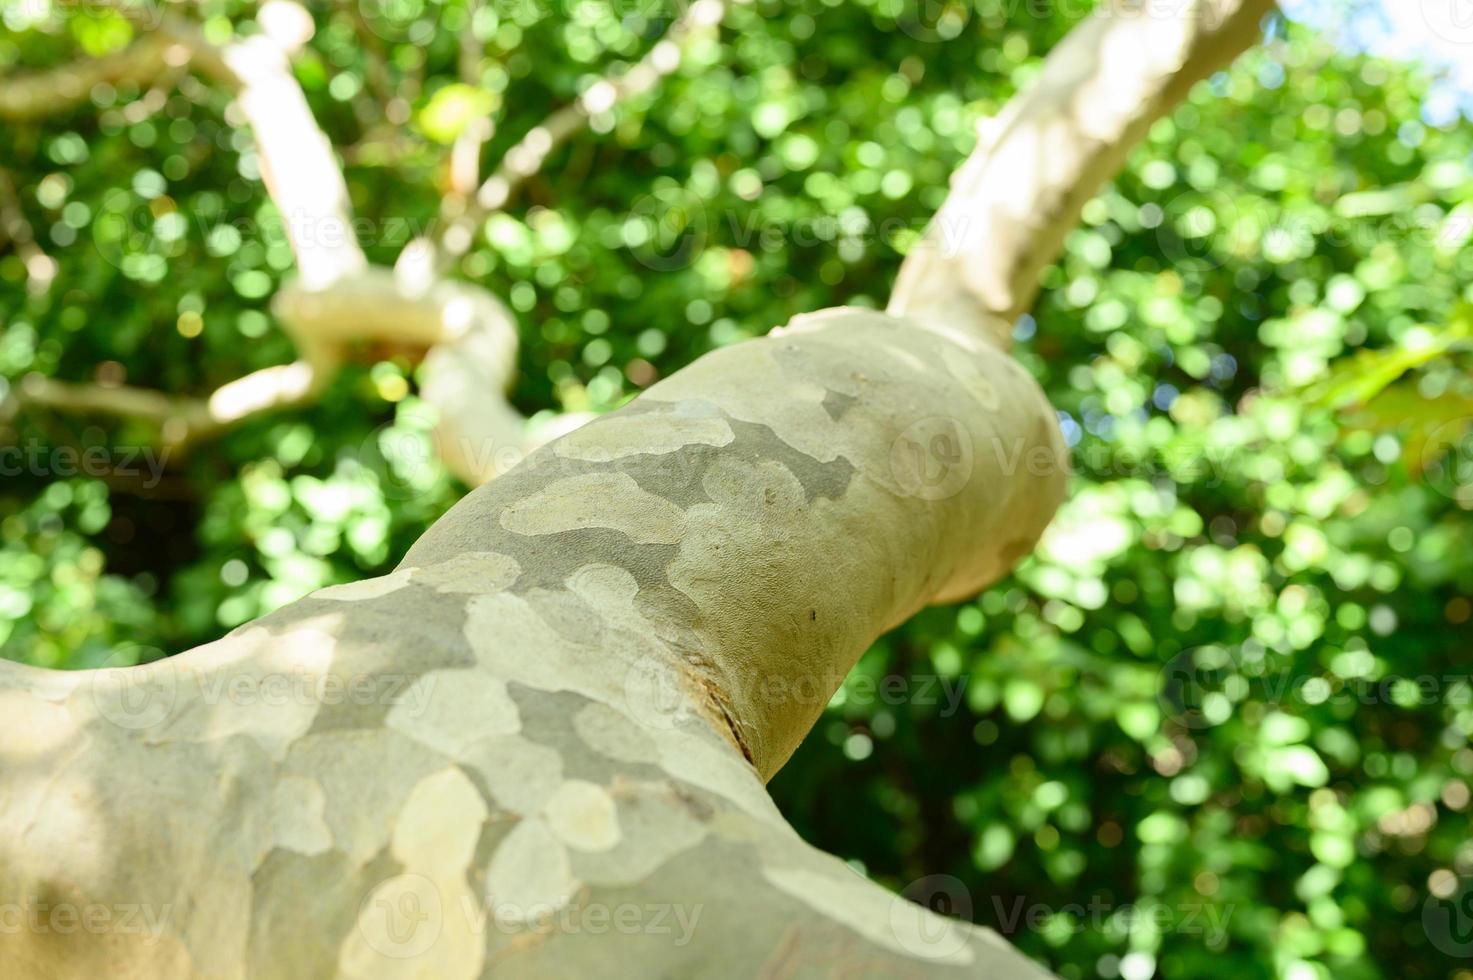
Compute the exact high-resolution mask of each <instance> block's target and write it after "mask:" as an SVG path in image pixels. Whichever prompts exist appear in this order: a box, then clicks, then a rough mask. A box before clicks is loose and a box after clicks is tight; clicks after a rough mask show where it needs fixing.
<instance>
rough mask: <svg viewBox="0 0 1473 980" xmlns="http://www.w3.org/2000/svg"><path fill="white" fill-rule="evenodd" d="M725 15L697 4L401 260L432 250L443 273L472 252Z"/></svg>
mask: <svg viewBox="0 0 1473 980" xmlns="http://www.w3.org/2000/svg"><path fill="white" fill-rule="evenodd" d="M725 13H726V0H695V2H694V3H692V4H691V5H690V7H689V8H687V9H686V11H685V12H684V13H683V14H681V16H680V17H678V18H676V19H675V21H674V22H673V23H672V24H671V25H670V28H669V30H667V31H666V32H665V36H664V37H662V38H661V39H660V40H659V41H658V42H657V43H656V44H655V46H654V47H653V48H651V49H650V51H649V53H648V54H646V55H645V56H644V57H643V58H642V59H640V61H639V62H637V63H636V64H635V65H634V66H633V67H632V68H630V69H629V70H628V71H625V72H624V73H623V74H621V75H618V76H611V77H608V78H604V79H601V80H599V81H597V82H595V83H593V84H592V85H591V86H589V87H588V89H587V90H586V91H585V92H584V93H583V94H582V95H580V96H579V97H578V98H577V99H576V100H575V101H574V102H572V103H571V104H569V105H566V106H563V107H562V108H560V109H558V110H556V111H555V112H553V113H552V115H550V116H548V117H547V118H546V119H544V120H543V121H542V122H541V123H539V124H538V125H536V126H534V127H532V129H530V130H529V131H528V132H527V134H526V135H525V136H523V137H522V139H521V140H520V141H519V142H518V143H517V144H516V145H515V146H513V147H512V148H511V149H510V150H508V151H507V152H506V155H505V156H504V157H502V159H501V162H500V164H498V166H497V167H496V169H495V170H494V171H493V172H492V174H491V176H490V177H488V178H486V180H485V181H484V182H483V183H482V184H481V186H480V188H479V189H478V190H477V191H476V196H475V198H474V200H472V201H470V202H469V204H468V205H467V207H466V208H465V210H464V211H463V212H462V213H461V214H460V215H459V216H458V217H457V218H455V219H454V220H452V221H450V222H448V223H446V224H443V225H442V226H441V227H439V228H437V229H432V230H431V232H430V234H429V236H428V241H425V240H421V241H420V242H417V243H415V245H414V246H411V248H409V249H406V250H405V256H404V258H401V262H405V261H406V260H407V261H408V262H410V263H415V262H420V261H423V255H422V254H419V255H415V254H411V253H416V252H418V253H423V252H424V251H425V250H427V249H428V250H432V252H431V254H432V255H433V259H432V261H431V262H430V263H429V265H430V267H431V268H432V269H433V270H434V272H435V273H437V274H438V273H443V272H444V271H445V269H446V268H448V266H449V264H450V263H451V262H453V261H454V260H455V259H457V258H459V257H460V256H462V255H464V254H465V253H466V251H467V250H468V249H469V248H470V245H471V241H472V239H473V234H474V229H475V228H476V227H477V226H478V225H479V224H480V223H481V222H483V221H485V220H486V218H487V216H489V215H490V214H491V213H492V212H495V211H498V210H500V209H501V208H503V207H505V206H506V203H507V201H509V200H510V199H511V197H512V195H513V194H515V193H516V192H517V190H518V189H519V188H520V187H521V186H522V185H523V184H524V183H526V181H527V180H528V179H529V178H530V177H532V176H533V175H535V174H536V173H537V172H538V171H540V170H541V169H542V167H543V165H544V164H545V163H546V162H547V158H548V157H549V156H551V155H552V152H553V151H554V150H555V149H557V148H558V147H559V146H561V145H563V144H564V143H565V142H567V141H568V139H569V138H571V137H572V136H574V135H576V134H577V133H579V132H581V131H582V130H583V129H584V128H585V127H587V126H588V124H589V122H590V121H591V120H592V119H593V117H594V116H597V115H599V114H601V113H605V112H608V111H610V110H611V109H613V108H614V106H616V105H618V104H619V103H620V102H623V101H625V100H626V99H630V98H633V97H634V96H637V95H640V94H641V93H644V92H647V91H649V90H650V89H651V88H653V87H654V85H655V83H657V82H658V81H659V80H660V79H661V78H663V77H665V76H666V75H668V74H670V73H671V72H673V71H674V70H675V69H676V68H677V67H679V65H680V59H681V56H682V49H683V46H684V44H685V42H686V41H687V40H688V39H689V38H690V37H691V36H692V35H693V34H696V33H698V32H700V31H702V30H704V29H706V28H709V27H714V26H715V25H717V24H719V23H720V22H721V18H722V17H723V16H724V15H725ZM415 246H417V248H416V247H415Z"/></svg>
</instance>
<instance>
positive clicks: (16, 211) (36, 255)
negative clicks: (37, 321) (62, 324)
mask: <svg viewBox="0 0 1473 980" xmlns="http://www.w3.org/2000/svg"><path fill="white" fill-rule="evenodd" d="M7 242H9V243H10V246H11V248H13V249H15V254H17V255H19V256H20V259H21V262H23V263H24V264H25V267H26V285H27V288H29V289H30V291H31V292H33V293H44V292H46V290H47V289H48V288H50V286H51V281H52V280H53V279H55V278H56V260H55V259H53V258H52V257H51V256H49V255H47V254H46V252H45V250H43V249H42V248H41V246H40V244H38V243H37V241H36V234H35V232H34V230H33V229H32V228H31V223H30V221H29V220H27V218H26V214H25V211H24V210H23V209H22V207H21V203H20V194H19V192H18V191H17V190H16V187H15V180H14V179H13V178H12V177H11V176H10V172H9V171H8V170H6V169H5V168H3V167H0V247H3V246H4V245H5V244H6V243H7Z"/></svg>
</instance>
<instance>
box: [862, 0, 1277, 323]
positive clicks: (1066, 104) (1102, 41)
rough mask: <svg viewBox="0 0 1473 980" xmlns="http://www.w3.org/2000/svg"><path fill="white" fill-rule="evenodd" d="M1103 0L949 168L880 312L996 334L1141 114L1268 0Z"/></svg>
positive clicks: (1223, 50) (1251, 22)
mask: <svg viewBox="0 0 1473 980" xmlns="http://www.w3.org/2000/svg"><path fill="white" fill-rule="evenodd" d="M1182 6H1183V4H1168V5H1164V6H1163V5H1160V4H1152V3H1145V4H1142V3H1139V2H1138V0H1110V2H1108V3H1106V4H1104V5H1102V6H1101V7H1100V8H1099V9H1098V10H1097V11H1096V12H1095V13H1094V14H1092V15H1091V16H1090V18H1089V19H1088V20H1087V21H1085V22H1084V23H1082V24H1080V25H1079V26H1078V27H1076V28H1075V29H1074V30H1073V31H1071V32H1070V33H1069V35H1068V36H1067V37H1066V38H1065V39H1064V40H1063V41H1061V42H1060V43H1059V45H1058V46H1057V47H1056V48H1055V49H1054V50H1053V51H1052V52H1051V53H1050V54H1049V56H1048V59H1047V60H1046V61H1045V62H1044V66H1043V70H1042V71H1041V72H1040V73H1039V75H1038V77H1037V78H1036V79H1035V80H1034V81H1033V83H1032V84H1031V85H1029V86H1028V87H1027V88H1026V89H1024V90H1023V91H1022V92H1020V93H1019V94H1018V95H1017V96H1016V97H1014V98H1013V100H1012V101H1011V102H1009V103H1008V105H1007V106H1006V108H1004V110H1003V112H1002V114H1001V115H1000V116H998V117H997V119H995V120H994V121H993V122H992V123H991V125H989V126H988V127H987V128H986V132H985V133H983V135H982V137H981V141H980V142H979V144H978V146H977V148H976V150H975V151H974V152H973V153H972V155H971V156H970V157H969V158H968V159H967V161H966V162H965V163H964V164H963V165H962V166H961V167H960V168H958V170H957V171H956V173H955V174H954V175H953V177H952V189H951V193H950V195H949V196H948V197H947V199H946V202H945V203H944V204H943V205H942V207H941V209H940V210H939V211H938V212H937V213H936V217H935V218H934V219H933V220H932V222H931V227H930V229H929V230H928V231H927V233H926V236H925V238H924V239H923V240H922V242H921V243H920V244H918V245H917V246H916V248H915V250H914V251H913V252H912V253H911V254H910V255H909V256H908V257H907V258H906V260H905V263H904V264H903V265H902V266H901V270H900V276H899V279H898V280H897V282H896V285H895V292H894V294H893V295H892V297H891V299H890V305H889V307H888V309H889V311H890V312H891V313H895V314H899V315H909V316H914V317H919V318H925V319H931V320H934V321H937V322H944V323H947V324H949V325H952V326H955V327H960V328H963V329H971V330H973V331H977V332H981V333H983V334H984V335H988V336H992V337H993V338H994V339H996V340H997V341H998V342H999V343H1001V344H1003V345H1004V346H1006V345H1007V344H1008V343H1009V341H1010V336H1011V330H1012V324H1013V321H1014V320H1016V319H1017V318H1018V317H1019V316H1020V315H1022V314H1023V313H1024V312H1026V311H1027V310H1028V308H1029V307H1031V306H1032V305H1033V300H1034V297H1035V296H1036V295H1037V294H1038V277H1039V274H1040V273H1041V272H1042V271H1043V269H1044V268H1045V267H1046V266H1047V265H1049V264H1050V263H1052V262H1053V261H1054V260H1055V259H1056V258H1057V257H1058V254H1059V251H1060V249H1061V248H1062V247H1063V245H1064V239H1065V237H1066V236H1067V235H1068V234H1069V232H1070V230H1071V229H1073V228H1074V227H1075V225H1076V223H1077V222H1078V220H1079V214H1080V211H1081V210H1082V209H1083V207H1084V205H1085V203H1086V202H1088V201H1089V199H1090V198H1091V197H1093V196H1094V195H1095V194H1096V193H1097V192H1098V190H1099V188H1100V186H1101V185H1102V184H1103V183H1104V182H1105V181H1107V180H1110V179H1111V178H1112V177H1114V176H1115V174H1116V173H1117V172H1118V171H1119V170H1120V168H1121V167H1122V166H1123V165H1124V164H1125V160H1126V158H1127V157H1128V156H1129V154H1130V152H1131V150H1133V149H1134V148H1135V146H1136V145H1137V144H1138V143H1139V142H1140V141H1141V140H1142V139H1144V138H1145V136H1146V134H1147V133H1148V132H1149V131H1150V128H1151V125H1152V124H1153V123H1154V122H1155V121H1156V120H1157V119H1160V118H1161V117H1162V116H1163V115H1165V114H1166V113H1167V112H1169V111H1170V110H1171V109H1172V108H1173V107H1174V106H1175V105H1176V104H1177V103H1178V102H1180V101H1181V100H1182V99H1184V98H1185V97H1186V96H1187V93H1188V92H1190V91H1191V88H1192V86H1193V85H1195V84H1196V83H1197V82H1199V81H1201V80H1202V79H1204V78H1206V77H1207V76H1208V75H1210V74H1212V73H1213V72H1214V71H1217V70H1218V69H1220V68H1222V67H1224V66H1225V65H1227V64H1228V63H1229V62H1230V61H1232V59H1233V58H1235V57H1236V56H1237V55H1238V54H1239V53H1240V52H1242V51H1243V50H1244V49H1246V48H1247V47H1248V46H1249V45H1251V44H1252V43H1253V42H1254V41H1255V40H1256V39H1257V38H1258V36H1259V33H1260V29H1261V24H1262V21H1263V19H1264V17H1265V16H1267V15H1268V14H1269V13H1270V12H1271V11H1272V10H1274V9H1275V4H1274V3H1273V0H1187V2H1186V3H1185V6H1186V7H1187V9H1185V10H1182V9H1181V7H1182Z"/></svg>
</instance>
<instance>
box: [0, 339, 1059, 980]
mask: <svg viewBox="0 0 1473 980" xmlns="http://www.w3.org/2000/svg"><path fill="white" fill-rule="evenodd" d="M957 440H965V442H958V441H957ZM1060 448H1061V447H1060V443H1059V440H1058V435H1057V428H1056V426H1055V424H1054V422H1053V417H1052V413H1051V412H1050V411H1049V410H1048V407H1047V404H1046V403H1045V402H1044V400H1043V397H1042V395H1041V393H1040V392H1039V391H1038V388H1037V386H1036V385H1035V384H1034V383H1033V381H1032V380H1031V379H1030V378H1028V376H1027V375H1026V374H1025V373H1024V372H1023V371H1022V370H1021V369H1019V368H1018V367H1017V366H1016V364H1015V362H1013V361H1012V360H1011V359H1010V358H1008V357H1006V355H1004V354H1002V353H1000V352H998V351H997V350H996V349H994V348H992V347H990V346H988V345H986V344H985V343H980V342H968V341H960V342H959V341H957V340H953V339H947V338H945V337H942V336H939V335H937V334H934V333H930V332H927V331H925V330H921V329H918V328H915V327H914V326H912V325H910V324H907V323H905V322H903V321H897V320H894V319H892V318H889V317H886V316H884V315H882V314H877V313H872V312H867V311H857V310H855V311H829V312H826V313H822V314H818V315H815V316H811V317H805V318H802V319H801V320H800V321H798V322H796V323H795V324H794V325H793V326H791V327H790V328H788V329H786V330H784V331H780V332H778V333H777V334H775V335H773V336H771V337H769V338H766V339H764V340H760V341H754V342H751V343H748V344H745V345H741V346H739V347H735V348H731V349H728V350H723V351H721V352H718V353H716V354H712V355H710V356H708V357H707V358H705V359H703V360H701V361H699V362H697V363H696V364H694V365H692V366H691V367H690V368H688V369H687V370H686V371H684V372H681V373H679V374H677V375H675V376H673V377H672V378H670V379H669V380H668V381H666V382H664V383H662V384H660V385H657V386H656V387H654V388H653V389H651V390H650V391H649V392H648V393H647V394H646V395H645V396H644V397H642V398H640V399H639V400H637V401H636V402H634V403H633V404H631V405H630V406H629V407H627V408H626V409H624V410H622V411H619V412H615V413H613V414H611V415H608V416H606V417H604V418H602V419H600V420H598V421H596V422H593V423H591V424H590V425H588V426H586V427H584V428H582V429H580V430H578V431H576V432H574V433H572V434H571V435H568V436H566V437H564V438H563V439H561V440H559V441H557V442H554V443H552V444H550V445H549V446H547V447H545V448H544V449H542V450H541V451H539V452H538V453H537V454H535V455H534V456H533V457H532V458H531V459H529V460H528V461H527V463H526V464H524V465H523V466H521V467H518V468H517V469H515V470H513V471H512V472H511V473H509V474H508V475H507V476H505V477H503V478H502V479H500V480H497V481H495V482H493V483H491V484H488V485H487V486H485V487H483V488H482V489H480V490H478V491H476V492H475V493H473V494H472V495H471V496H469V497H468V498H466V500H464V501H463V502H462V503H461V504H460V505H458V506H457V507H456V508H454V509H453V510H452V511H451V512H450V513H449V514H447V515H446V517H445V518H444V519H443V520H442V521H441V522H440V523H439V524H437V525H436V526H435V527H434V528H433V529H432V530H431V531H430V532H429V533H427V534H426V535H425V537H424V538H423V539H422V540H421V541H420V542H419V544H418V545H416V547H415V548H414V549H413V550H412V551H411V553H410V554H409V556H408V557H407V558H406V559H405V562H404V564H403V565H402V566H401V567H400V568H399V569H398V570H396V571H395V572H393V573H392V574H390V575H387V576H384V577H382V578H378V579H373V580H369V581H366V582H361V583H357V584H353V585H346V586H337V587H334V588H330V589H326V590H323V591H321V592H318V593H315V594H314V595H312V596H309V597H307V598H306V599H303V600H301V601H300V602H297V603H295V604H293V605H291V606H289V607H286V608H284V609H282V610H280V611H278V612H277V613H275V614H273V615H270V616H267V617H265V618H264V619H262V620H259V621H257V622H255V623H251V624H249V625H247V626H244V627H242V628H240V629H238V630H236V631H235V632H234V633H232V634H231V635H230V636H228V637H226V638H225V639H223V640H220V641H219V642H217V643H213V644H210V645H208V646H206V647H202V648H200V649H198V650H194V651H191V652H189V653H187V654H184V655H182V656H180V657H178V658H175V659H173V660H171V661H166V662H162V663H158V664H154V665H151V666H149V667H145V668H139V669H134V670H131V671H128V672H118V671H103V672H95V673H92V674H85V675H52V674H46V673H43V672H40V671H31V670H28V669H26V668H19V667H15V666H13V665H7V666H6V667H5V668H4V670H5V673H4V674H3V675H0V676H3V677H4V678H5V679H6V680H7V681H8V682H9V683H8V684H7V685H6V688H5V692H4V693H3V694H0V708H3V710H4V711H5V713H6V715H7V717H9V718H10V719H11V721H12V725H13V726H14V727H13V731H16V732H19V733H20V734H21V737H20V739H10V740H7V744H6V746H5V749H4V762H5V768H4V775H3V776H0V852H3V863H0V893H3V894H4V895H5V896H7V897H10V896H16V897H18V898H19V899H20V900H22V901H25V902H27V903H29V904H30V905H33V906H35V905H44V906H48V907H54V906H57V905H59V904H71V905H74V906H77V907H79V908H83V907H88V906H98V905H101V906H107V907H124V906H133V905H141V906H144V907H145V908H147V909H151V910H152V919H151V921H156V922H158V923H159V925H160V928H158V929H157V930H156V931H153V932H148V931H145V932H143V933H141V934H140V933H135V932H127V933H125V932H121V931H109V932H104V933H101V934H96V933H91V932H86V931H81V930H79V931H77V932H72V933H63V932H61V931H59V930H54V929H51V930H30V931H26V932H23V933H21V934H19V935H18V936H7V937H6V938H7V956H8V957H10V958H11V962H12V963H16V964H19V968H20V974H18V975H24V976H37V977H50V976H57V977H61V976H67V977H70V976H97V975H108V976H113V977H119V976H137V977H149V978H162V977H175V976H178V977H184V976H203V977H212V978H213V977H219V978H228V977H243V976H251V977H331V976H340V977H398V976H405V977H435V978H439V980H448V978H456V977H465V978H473V977H479V976H490V975H494V974H496V973H498V972H500V973H502V974H503V975H506V976H516V977H537V976H548V977H553V976H569V975H575V974H577V973H578V972H579V971H581V970H583V969H587V970H589V971H590V972H592V971H598V972H600V973H602V972H607V971H608V969H609V964H610V963H623V964H626V965H627V967H626V968H621V969H625V970H626V972H623V973H619V972H617V971H616V972H615V973H614V975H624V976H631V975H634V974H633V973H630V972H627V970H628V969H633V968H634V965H635V964H638V966H639V971H640V975H649V976H662V975H663V976H682V977H687V976H695V977H704V976H709V977H730V976H749V975H754V974H756V975H771V976H810V975H823V976H828V975H831V974H832V973H834V972H835V971H839V972H843V971H844V970H845V969H851V970H852V971H854V972H855V973H856V975H861V976H862V975H874V976H908V975H921V974H928V975H929V974H931V973H937V974H940V975H946V974H947V973H948V972H954V973H956V974H957V975H967V976H976V975H987V976H1026V975H1029V974H1030V973H1032V972H1036V971H1035V968H1033V967H1031V966H1030V965H1029V964H1028V962H1027V961H1026V960H1024V959H1023V958H1022V957H1020V956H1019V955H1018V954H1016V953H1014V952H1012V951H1011V950H1010V948H1009V947H1007V945H1006V944H1005V943H1003V942H1002V941H1001V940H999V939H998V938H997V937H995V936H994V935H993V934H991V933H989V932H987V931H985V930H981V929H976V928H974V927H970V926H967V925H964V924H961V923H956V922H953V921H951V920H948V919H943V918H940V917H938V916H935V915H932V914H931V913H930V912H927V911H925V910H923V909H922V908H921V907H919V906H917V905H914V904H912V903H910V902H907V901H905V900H904V899H901V898H898V897H896V896H894V895H892V894H890V893H889V892H887V891H885V890H883V889H881V888H880V887H879V886H877V885H874V884H872V883H870V882H868V881H866V880H865V879H863V878H861V877H860V876H859V875H857V874H855V873H854V872H852V871H851V870H849V869H848V868H846V867H845V866H844V865H843V864H842V863H841V862H840V861H838V860H837V859H836V858H833V857H830V856H828V855H825V854H823V853H822V852H819V851H817V850H815V849H814V848H812V847H810V846H809V845H807V844H805V843H804V842H803V841H802V840H800V839H799V838H798V837H797V836H796V835H795V834H794V833H793V831H792V830H791V828H789V826H788V825H787V823H786V821H784V820H783V818H782V816H781V815H780V814H779V813H778V812H777V810H776V809H775V808H774V806H773V804H772V802H771V800H770V798H769V797H768V795H767V793H766V791H765V789H764V788H763V780H764V778H765V777H766V776H769V775H771V773H772V772H774V771H775V770H776V769H777V768H778V766H780V765H781V763H782V762H783V761H784V760H785V759H786V758H787V757H788V755H789V754H790V753H791V752H792V750H793V748H794V747H795V746H796V744H797V742H798V740H799V739H800V738H801V737H802V735H803V733H804V732H805V731H806V730H807V729H808V727H809V726H810V725H811V724H812V722H813V720H814V718H815V717H816V716H817V714H818V712H819V711H820V710H821V709H822V707H823V704H824V703H825V702H826V701H827V700H828V698H829V695H830V694H831V693H832V691H833V690H834V688H835V687H836V686H837V684H838V683H839V681H840V680H841V679H842V677H843V675H844V673H845V672H846V671H847V669H848V668H849V666H851V665H852V663H853V661H854V660H855V659H856V658H857V657H858V655H859V654H860V653H861V652H862V651H863V650H864V648H865V646H866V645H867V644H868V643H869V642H870V641H871V640H872V639H873V638H874V637H875V635H876V634H877V633H879V632H880V631H881V630H883V629H885V628H886V627H888V626H890V625H892V624H893V623H896V622H899V621H900V620H903V619H904V618H905V617H906V616H908V615H910V614H911V613H912V612H913V611H915V610H916V609H917V608H919V607H920V606H921V605H923V604H925V603H926V602H928V601H932V600H934V599H936V598H945V597H949V596H953V595H959V594H965V593H968V592H971V591H975V590H976V589H977V588H978V587H979V586H981V585H982V584H984V583H985V582H987V581H989V580H990V579H992V578H994V577H996V576H997V575H998V574H1000V573H1001V572H1002V571H1004V570H1005V568H1006V567H1007V564H1008V563H1009V562H1010V561H1011V560H1012V559H1013V558H1015V557H1016V556H1018V555H1021V554H1023V553H1025V552H1026V551H1027V550H1028V549H1029V547H1030V546H1031V544H1032V542H1033V540H1034V539H1035V538H1036V537H1037V535H1038V533H1039V532H1040V531H1041V530H1042V528H1043V526H1044V524H1045V523H1046V521H1047V519H1048V517H1049V515H1050V514H1051V513H1052V511H1053V509H1054V507H1055V505H1056V504H1057V502H1058V500H1059V497H1060V496H1061V492H1062V483H1063V469H1062V467H1061V465H1060ZM1010 464H1011V465H1016V466H1017V467H1018V469H1017V470H1016V471H1009V470H1007V469H1006V467H1007V466H1008V465H1010ZM17 719H19V723H18V724H17V723H16V722H17ZM713 883H719V887H713ZM605 916H607V917H608V918H607V919H605ZM618 916H622V917H623V919H622V923H623V928H619V927H617V923H619V922H620V921H621V920H619V919H618V918H617V917H618ZM600 923H602V924H603V927H602V928H600Z"/></svg>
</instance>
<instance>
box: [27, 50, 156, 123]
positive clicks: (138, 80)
mask: <svg viewBox="0 0 1473 980" xmlns="http://www.w3.org/2000/svg"><path fill="white" fill-rule="evenodd" d="M172 43H173V42H172V39H171V38H169V37H168V36H167V35H165V34H162V33H153V34H147V35H145V36H144V37H142V38H140V39H139V40H137V41H135V42H134V43H132V44H130V45H129V46H128V47H126V48H124V49H123V50H121V51H118V52H116V53H114V54H110V55H107V56H106V57H103V58H89V59H86V60H83V61H77V62H73V63H71V64H66V65H61V66H60V67H57V68H51V69H48V70H46V71H37V72H30V73H27V74H23V75H16V76H11V77H8V78H5V79H3V80H0V119H6V120H9V121H11V122H30V121H33V120H36V119H43V118H46V117H48V116H55V115H60V114H62V113H65V112H70V111H71V110H72V109H75V108H77V107H78V106H80V105H83V104H84V103H86V102H87V101H88V100H89V99H90V98H91V97H92V90H93V89H95V88H96V87H97V86H99V85H103V84H107V85H121V84H124V83H128V82H131V83H134V84H138V85H143V84H145V83H147V82H150V81H152V80H153V79H154V78H156V77H157V76H158V75H159V74H160V73H162V72H163V70H164V68H165V66H166V65H167V64H168V62H169V60H170V58H176V57H178V54H177V53H171V48H172Z"/></svg>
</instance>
